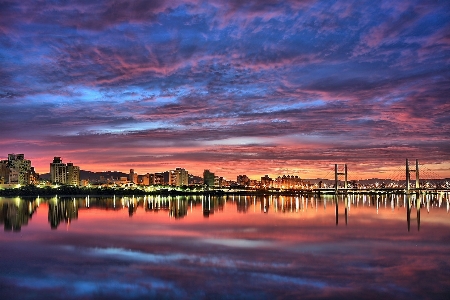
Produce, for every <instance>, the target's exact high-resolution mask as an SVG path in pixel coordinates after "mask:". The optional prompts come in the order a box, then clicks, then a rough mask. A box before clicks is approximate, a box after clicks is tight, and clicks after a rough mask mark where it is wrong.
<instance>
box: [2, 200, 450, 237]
mask: <svg viewBox="0 0 450 300" xmlns="http://www.w3.org/2000/svg"><path fill="white" fill-rule="evenodd" d="M449 196H450V193H449V192H445V193H444V192H443V193H434V194H423V193H410V194H397V193H383V194H382V193H375V194H334V195H324V194H317V195H297V196H282V195H263V196H255V195H251V196H250V195H226V196H213V195H195V196H160V195H158V196H139V197H135V196H130V197H122V196H121V197H116V196H111V197H92V196H86V197H53V198H36V199H23V198H18V197H17V198H0V224H4V229H5V231H20V230H21V228H22V226H25V225H27V224H28V222H29V220H30V219H31V218H32V216H33V214H34V212H35V211H36V209H37V208H38V207H39V205H40V204H41V203H46V205H48V222H49V224H50V228H52V229H57V228H58V227H59V226H60V224H61V223H65V224H70V223H71V222H73V221H75V220H77V219H78V218H79V215H82V211H83V210H89V209H100V210H104V211H109V210H112V211H120V210H125V211H127V212H128V215H129V216H130V217H133V216H134V215H135V214H136V212H138V211H142V212H145V214H150V213H161V212H164V213H166V214H167V216H168V217H169V218H174V219H177V220H179V219H183V218H185V217H187V216H189V214H190V213H193V212H195V211H199V210H200V211H201V215H202V216H203V217H204V218H210V217H213V216H214V215H215V214H217V213H223V212H224V210H225V207H226V205H227V204H228V205H229V207H230V208H233V207H235V209H236V212H237V213H239V214H244V215H245V214H248V213H263V214H267V213H271V214H272V213H273V214H299V213H302V214H303V213H308V212H311V213H313V214H317V212H318V210H319V209H323V210H326V209H327V206H331V207H333V206H334V210H335V225H336V226H338V225H339V220H340V218H342V217H343V218H344V223H345V225H348V224H349V218H350V215H351V214H350V212H351V210H352V209H357V208H358V207H366V208H370V209H373V212H374V213H376V214H378V213H379V210H380V208H382V207H384V209H388V208H389V207H390V208H391V210H392V211H394V210H395V209H405V212H406V221H407V230H408V231H410V230H411V222H414V221H416V222H417V230H418V231H420V221H421V219H420V214H421V209H425V208H426V210H427V213H429V212H430V209H431V208H433V207H437V208H441V209H445V207H444V206H445V205H446V211H447V213H449V208H450V202H449V198H450V197H449ZM414 210H415V211H416V212H415V214H414V216H413V211H414ZM243 217H245V216H243Z"/></svg>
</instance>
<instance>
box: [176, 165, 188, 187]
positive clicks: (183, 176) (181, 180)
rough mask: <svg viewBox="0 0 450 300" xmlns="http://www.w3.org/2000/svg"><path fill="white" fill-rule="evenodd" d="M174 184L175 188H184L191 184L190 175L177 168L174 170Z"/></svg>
mask: <svg viewBox="0 0 450 300" xmlns="http://www.w3.org/2000/svg"><path fill="white" fill-rule="evenodd" d="M172 175H173V177H174V178H173V183H174V185H175V186H183V185H188V184H189V173H188V171H186V170H185V169H182V168H176V169H175V170H173V173H172Z"/></svg>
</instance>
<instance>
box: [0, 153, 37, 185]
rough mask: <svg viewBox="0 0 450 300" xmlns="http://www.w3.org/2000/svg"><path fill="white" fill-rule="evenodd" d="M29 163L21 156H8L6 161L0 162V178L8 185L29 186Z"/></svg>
mask: <svg viewBox="0 0 450 300" xmlns="http://www.w3.org/2000/svg"><path fill="white" fill-rule="evenodd" d="M30 174H31V161H30V160H28V159H25V155H23V154H8V160H2V161H0V178H3V181H4V182H5V183H9V184H29V183H30Z"/></svg>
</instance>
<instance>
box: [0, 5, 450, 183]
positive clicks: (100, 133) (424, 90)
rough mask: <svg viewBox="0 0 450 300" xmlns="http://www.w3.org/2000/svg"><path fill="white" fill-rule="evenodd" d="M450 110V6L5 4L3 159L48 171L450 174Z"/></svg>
mask: <svg viewBox="0 0 450 300" xmlns="http://www.w3.org/2000/svg"><path fill="white" fill-rule="evenodd" d="M449 97H450V1H437V0H434V1H431V0H430V1H414V0H407V1H406V0H405V1H400V0H396V1H392V0H389V1H372V0H371V1H359V0H358V1H313V0H310V1H306V0H305V1H271V0H264V1H255V0H254V1H252V0H250V1H241V0H232V1H222V0H211V1H201V0H187V1H147V0H140V1H127V0H117V1H116V0H111V1H110V0H103V1H91V0H78V1H19V0H17V1H8V0H6V1H3V0H0V121H1V122H0V124H1V127H0V159H5V158H6V157H7V154H8V153H24V154H25V157H26V158H28V159H31V160H32V164H33V166H35V167H36V169H37V171H38V172H41V173H46V172H49V163H50V162H51V160H52V159H53V157H54V156H60V157H62V159H63V161H64V162H73V163H74V164H75V165H79V166H80V167H81V169H84V170H91V171H101V170H118V171H123V172H128V171H129V169H130V168H134V169H135V170H136V171H137V172H138V173H147V172H150V173H154V172H160V171H165V170H169V169H172V168H176V167H183V168H185V169H187V170H188V171H189V172H190V173H193V174H195V175H201V174H202V172H203V169H210V170H211V171H213V172H216V175H219V176H224V177H226V178H227V179H235V178H236V177H235V176H236V175H238V174H247V175H249V176H250V177H251V178H255V179H256V178H257V177H258V176H262V175H264V174H269V175H271V176H278V175H283V174H293V175H299V176H300V177H302V178H316V177H323V176H326V175H328V177H330V178H331V177H332V175H329V172H330V170H332V168H333V166H334V164H335V163H347V164H348V168H349V178H350V179H361V178H372V177H378V178H386V177H393V176H394V175H393V174H398V173H399V172H401V170H402V169H403V168H404V166H403V165H404V163H405V159H406V158H409V159H410V160H414V159H416V158H417V159H419V161H420V163H421V165H423V168H422V170H424V171H428V172H430V174H437V175H439V176H441V177H450V100H449ZM394 177H395V176H394Z"/></svg>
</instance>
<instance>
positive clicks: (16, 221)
mask: <svg viewBox="0 0 450 300" xmlns="http://www.w3.org/2000/svg"><path fill="white" fill-rule="evenodd" d="M37 206H38V204H37V202H36V201H23V200H22V199H20V198H14V199H11V200H9V201H2V203H1V205H0V210H1V211H0V224H1V223H3V224H4V228H5V231H15V232H20V231H21V229H22V226H23V225H28V220H30V219H31V218H32V216H33V214H34V212H35V211H36V208H37Z"/></svg>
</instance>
